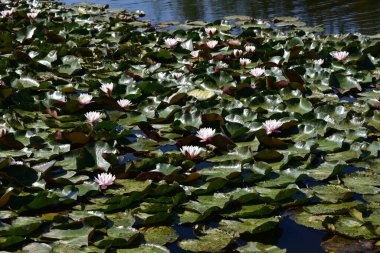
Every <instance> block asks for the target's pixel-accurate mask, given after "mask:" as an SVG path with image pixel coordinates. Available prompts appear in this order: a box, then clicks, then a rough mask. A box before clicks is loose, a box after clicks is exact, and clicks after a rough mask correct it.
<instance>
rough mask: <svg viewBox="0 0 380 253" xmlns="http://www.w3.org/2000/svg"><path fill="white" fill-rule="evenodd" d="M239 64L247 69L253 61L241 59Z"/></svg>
mask: <svg viewBox="0 0 380 253" xmlns="http://www.w3.org/2000/svg"><path fill="white" fill-rule="evenodd" d="M239 62H240V65H241V66H243V67H245V66H247V65H248V64H250V63H251V60H250V59H247V58H240V60H239Z"/></svg>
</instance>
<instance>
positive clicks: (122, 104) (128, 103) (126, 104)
mask: <svg viewBox="0 0 380 253" xmlns="http://www.w3.org/2000/svg"><path fill="white" fill-rule="evenodd" d="M117 103H118V104H119V105H120V107H122V108H127V107H129V106H131V105H132V102H131V101H130V100H128V99H119V100H118V101H117Z"/></svg>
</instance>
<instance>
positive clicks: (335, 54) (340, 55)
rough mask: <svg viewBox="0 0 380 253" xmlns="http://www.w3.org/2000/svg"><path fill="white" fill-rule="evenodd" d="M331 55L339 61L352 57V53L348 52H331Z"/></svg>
mask: <svg viewBox="0 0 380 253" xmlns="http://www.w3.org/2000/svg"><path fill="white" fill-rule="evenodd" d="M330 55H331V56H332V57H334V58H335V59H336V60H338V61H343V60H345V59H346V58H347V57H348V56H349V55H350V53H349V52H346V51H334V52H331V53H330Z"/></svg>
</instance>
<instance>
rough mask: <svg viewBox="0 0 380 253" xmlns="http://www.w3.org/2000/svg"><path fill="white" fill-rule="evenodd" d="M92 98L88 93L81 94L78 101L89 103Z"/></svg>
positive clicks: (84, 103) (83, 103)
mask: <svg viewBox="0 0 380 253" xmlns="http://www.w3.org/2000/svg"><path fill="white" fill-rule="evenodd" d="M91 100H92V95H90V94H86V93H83V94H80V95H79V97H78V101H79V103H81V104H82V105H87V104H89V103H91Z"/></svg>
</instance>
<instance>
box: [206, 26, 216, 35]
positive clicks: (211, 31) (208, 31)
mask: <svg viewBox="0 0 380 253" xmlns="http://www.w3.org/2000/svg"><path fill="white" fill-rule="evenodd" d="M216 31H217V30H216V28H215V27H206V28H205V32H206V34H207V35H208V36H211V35H214V34H215V33H216Z"/></svg>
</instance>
